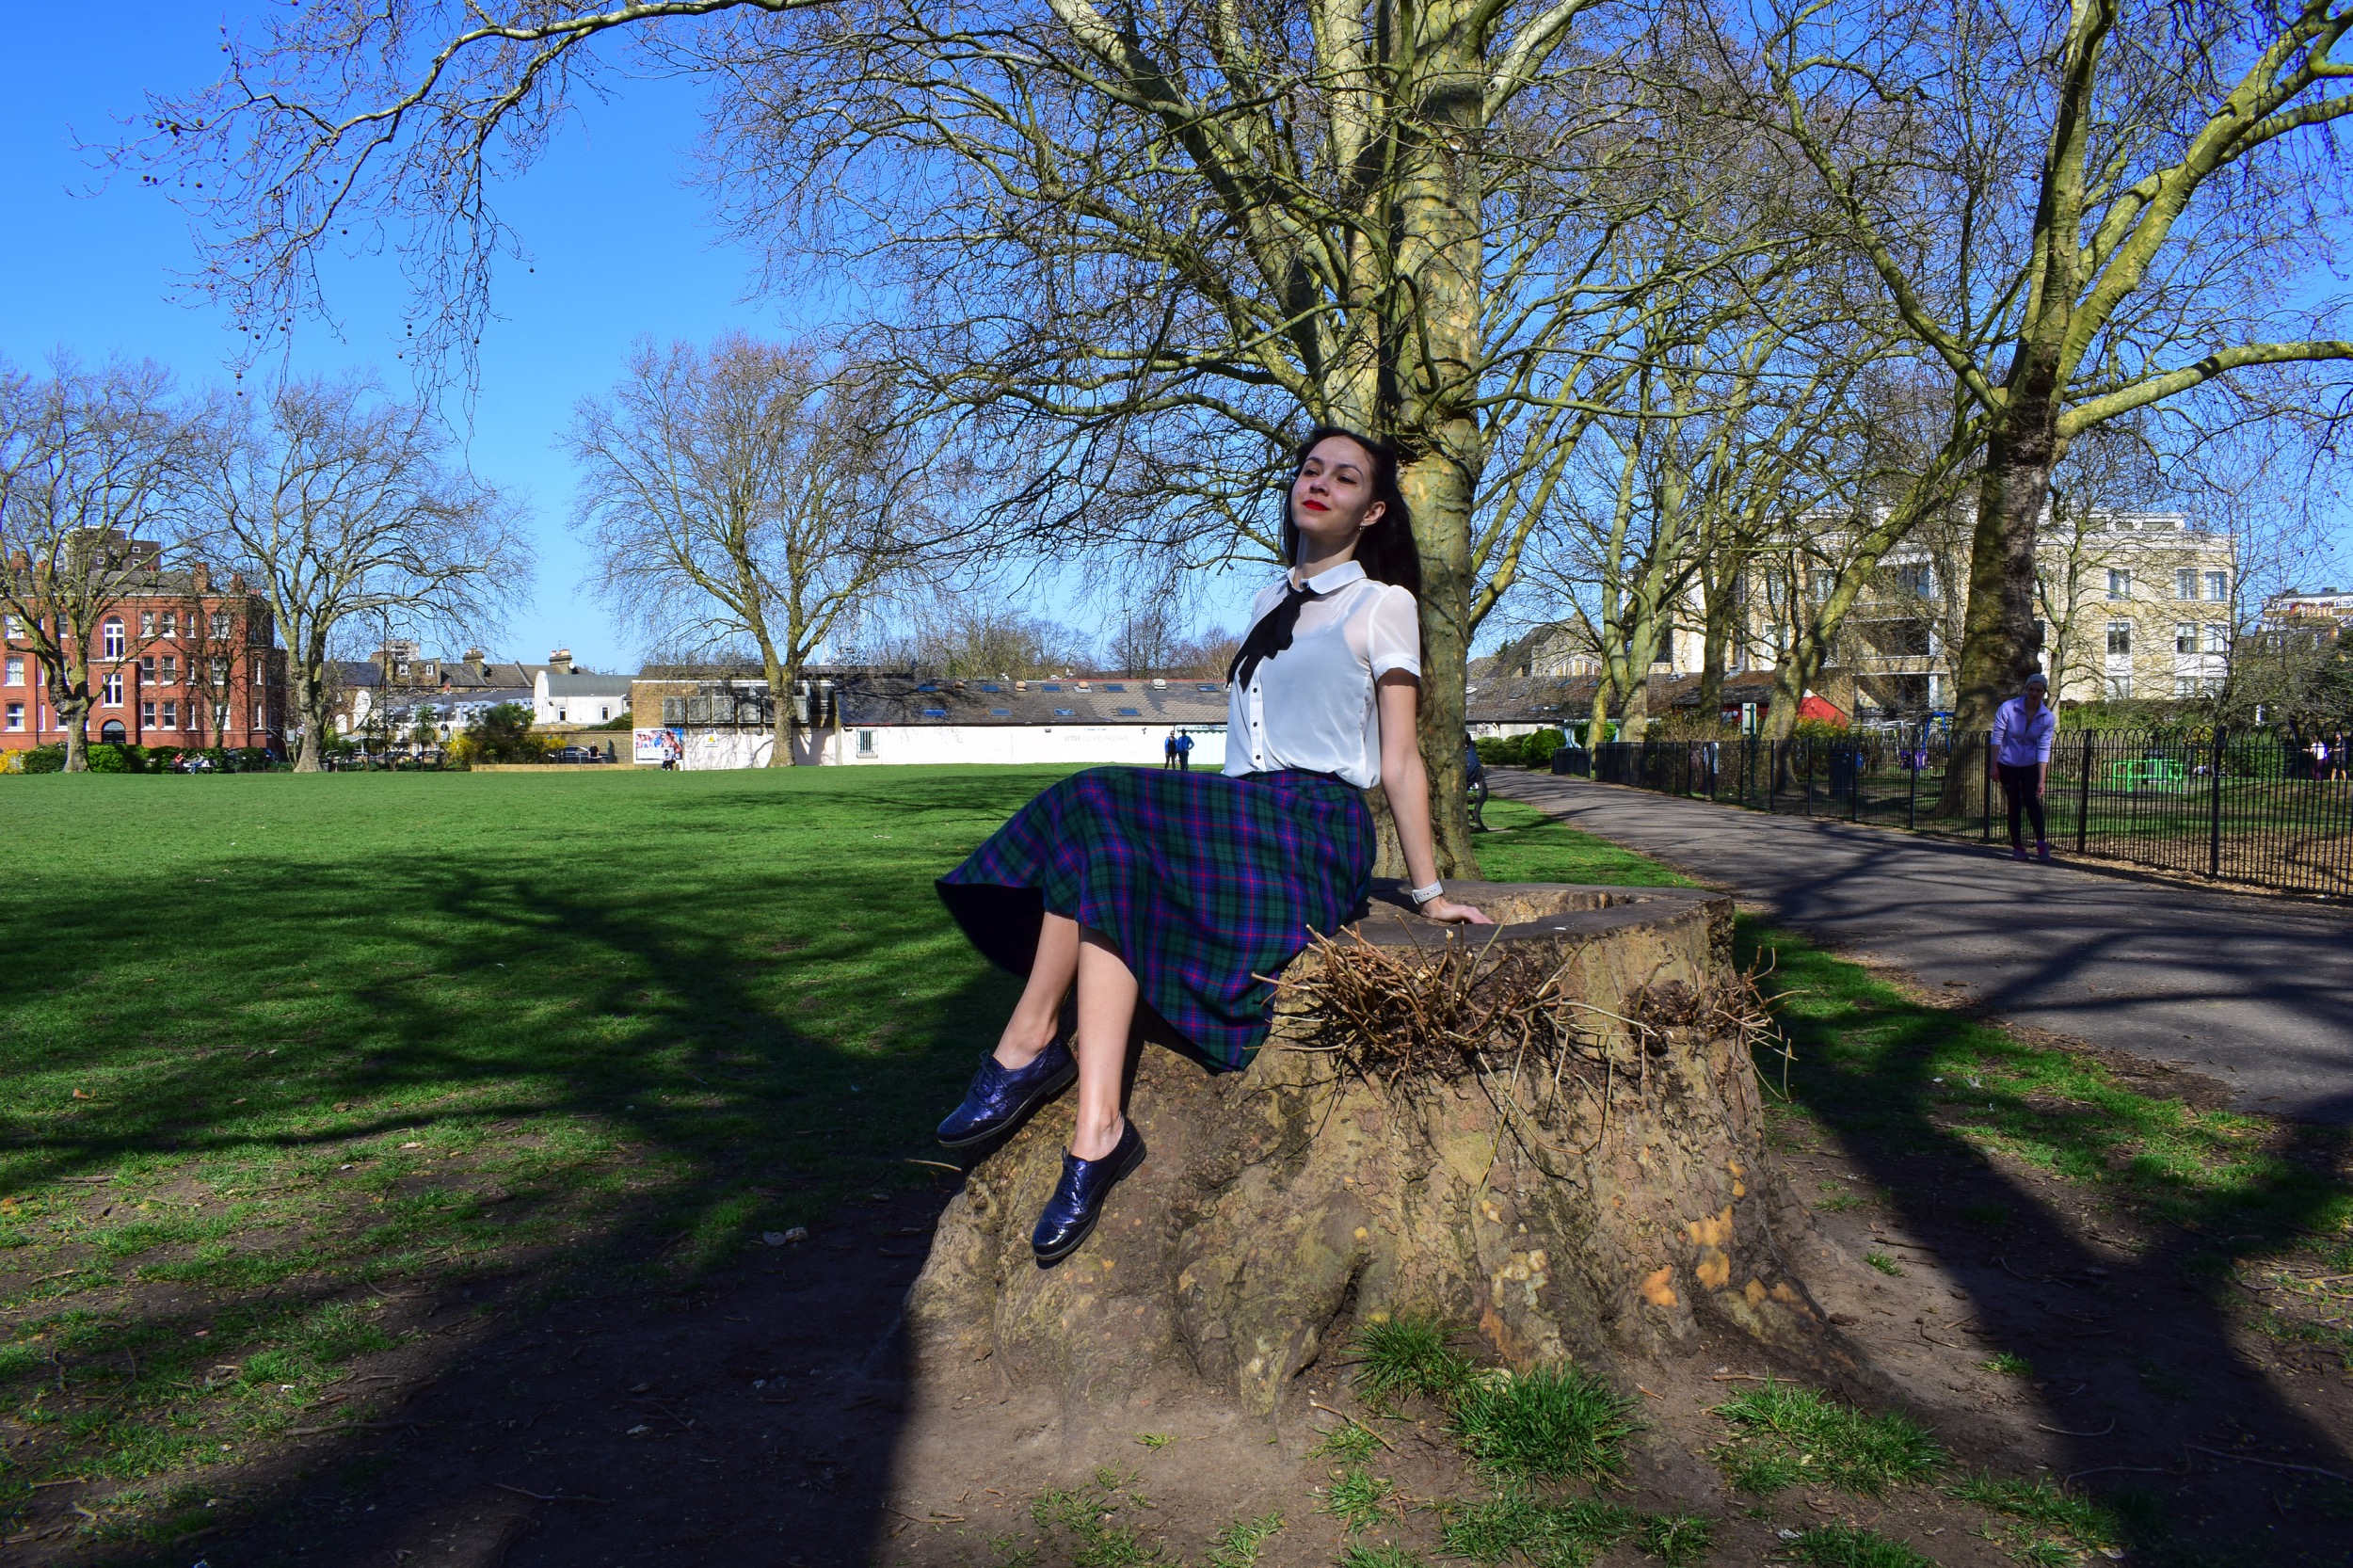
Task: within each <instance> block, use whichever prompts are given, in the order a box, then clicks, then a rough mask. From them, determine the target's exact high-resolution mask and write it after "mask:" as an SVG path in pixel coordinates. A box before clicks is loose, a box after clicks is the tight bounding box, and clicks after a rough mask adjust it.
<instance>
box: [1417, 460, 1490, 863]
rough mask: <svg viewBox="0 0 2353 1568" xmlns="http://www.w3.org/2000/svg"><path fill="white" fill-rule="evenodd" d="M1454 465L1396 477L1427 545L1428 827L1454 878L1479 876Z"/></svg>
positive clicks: (1461, 495)
mask: <svg viewBox="0 0 2353 1568" xmlns="http://www.w3.org/2000/svg"><path fill="white" fill-rule="evenodd" d="M1458 473H1459V470H1458V469H1456V467H1455V465H1454V464H1452V463H1451V462H1449V461H1448V460H1446V459H1444V458H1437V457H1425V458H1423V459H1421V460H1420V461H1418V462H1415V463H1412V464H1410V465H1406V466H1403V467H1402V468H1401V472H1400V473H1399V475H1398V483H1399V488H1401V490H1402V491H1403V492H1404V495H1405V504H1406V506H1407V507H1408V509H1410V510H1411V511H1412V513H1413V515H1414V533H1415V536H1416V542H1417V544H1418V545H1419V547H1420V550H1421V585H1422V598H1421V606H1420V608H1421V642H1422V675H1421V700H1420V704H1419V707H1418V710H1417V712H1418V714H1419V728H1420V731H1421V733H1420V735H1419V741H1420V745H1421V759H1422V765H1423V767H1425V768H1426V769H1428V770H1429V774H1430V828H1431V838H1432V840H1433V846H1432V847H1433V849H1434V850H1435V851H1436V854H1437V860H1438V874H1439V875H1440V876H1442V877H1445V878H1447V879H1448V880H1449V881H1451V880H1454V879H1455V878H1458V877H1465V876H1477V875H1478V874H1479V856H1478V853H1477V852H1476V851H1475V850H1474V849H1473V848H1472V847H1471V832H1470V809H1469V807H1468V805H1467V804H1466V803H1465V798H1464V792H1465V788H1466V784H1465V776H1464V767H1463V744H1464V737H1465V735H1466V734H1467V733H1468V730H1467V728H1465V722H1464V714H1465V712H1466V710H1467V708H1468V704H1469V700H1470V699H1469V696H1468V694H1467V692H1466V691H1465V685H1466V684H1467V679H1466V677H1465V673H1464V672H1465V668H1466V666H1467V665H1468V663H1469V658H1470V637H1469V631H1468V627H1467V625H1466V623H1467V621H1468V619H1469V616H1470V590H1471V572H1470V496H1469V493H1468V486H1467V485H1464V484H1460V483H1456V482H1452V481H1453V477H1454V476H1455V475H1456V474H1458Z"/></svg>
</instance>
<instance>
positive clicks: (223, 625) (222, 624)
mask: <svg viewBox="0 0 2353 1568" xmlns="http://www.w3.org/2000/svg"><path fill="white" fill-rule="evenodd" d="M2109 575H2110V576H2114V575H2115V573H2113V572H2111V573H2109ZM213 635H214V636H216V637H226V636H227V635H229V612H228V611H226V610H216V611H214V612H213Z"/></svg>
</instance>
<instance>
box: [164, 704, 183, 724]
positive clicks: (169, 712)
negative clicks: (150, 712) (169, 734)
mask: <svg viewBox="0 0 2353 1568" xmlns="http://www.w3.org/2000/svg"><path fill="white" fill-rule="evenodd" d="M164 728H166V729H177V728H180V705H179V704H178V703H176V702H167V703H165V704H164Z"/></svg>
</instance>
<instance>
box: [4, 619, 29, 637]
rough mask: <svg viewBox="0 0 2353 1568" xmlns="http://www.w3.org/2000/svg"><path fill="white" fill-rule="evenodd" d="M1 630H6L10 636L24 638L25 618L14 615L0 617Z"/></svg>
mask: <svg viewBox="0 0 2353 1568" xmlns="http://www.w3.org/2000/svg"><path fill="white" fill-rule="evenodd" d="M0 630H4V631H5V632H6V633H7V634H8V636H11V637H22V636H23V635H24V616H14V615H10V616H0Z"/></svg>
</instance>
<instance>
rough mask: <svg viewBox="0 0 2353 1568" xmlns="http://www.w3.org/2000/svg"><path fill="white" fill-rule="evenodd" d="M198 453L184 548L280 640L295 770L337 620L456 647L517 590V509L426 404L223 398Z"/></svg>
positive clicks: (322, 389) (307, 745) (314, 386)
mask: <svg viewBox="0 0 2353 1568" xmlns="http://www.w3.org/2000/svg"><path fill="white" fill-rule="evenodd" d="M200 452H201V460H200V464H199V481H200V491H201V494H202V496H203V499H204V505H205V514H206V515H205V518H204V521H203V525H202V527H201V528H200V531H199V532H198V534H197V535H196V538H197V541H198V542H199V545H200V548H201V549H202V550H204V551H205V552H206V553H207V554H209V555H211V556H212V557H214V558H216V559H217V560H220V561H223V562H225V563H227V564H228V565H229V566H230V567H231V568H232V569H233V570H235V571H237V572H239V573H241V574H243V575H244V576H245V577H246V578H247V579H248V581H249V583H250V584H251V587H252V591H253V593H254V594H255V595H256V596H257V597H258V598H259V599H260V600H262V601H263V602H264V603H265V604H267V605H268V606H269V609H270V611H271V614H272V616H274V617H275V619H276V621H277V626H278V632H279V634H280V636H282V637H283V638H284V639H285V643H286V648H287V681H288V684H289V686H290V688H291V690H290V692H289V694H288V695H289V696H290V697H291V699H292V705H293V708H294V716H295V718H296V721H297V722H298V723H299V725H300V727H301V740H300V744H299V748H298V750H297V752H296V760H295V771H296V772H297V773H315V772H317V771H318V770H319V767H320V758H321V755H322V748H323V747H324V745H325V744H326V739H327V736H328V734H329V733H330V731H331V729H332V727H333V715H334V682H333V679H332V675H331V671H330V667H329V666H330V661H331V657H332V649H333V648H334V646H335V645H336V643H337V641H338V637H339V633H340V632H341V631H342V630H343V629H344V626H345V625H346V623H355V622H365V623H367V624H370V625H375V626H378V627H387V628H393V629H398V630H402V631H414V632H438V633H440V634H441V635H443V636H449V637H462V636H464V635H466V634H467V633H468V632H471V631H472V630H475V629H478V628H479V626H480V625H481V624H482V623H484V622H486V621H494V620H495V619H496V618H497V617H498V616H500V614H501V613H502V612H503V611H504V609H505V608H506V607H507V606H509V605H510V604H511V603H512V602H513V601H514V600H515V598H516V596H517V595H519V594H520V592H522V591H523V589H524V587H525V586H526V585H527V584H528V582H529V579H530V571H531V548H530V542H529V540H528V539H527V538H526V537H525V536H524V535H523V534H522V532H521V526H520V524H521V516H520V510H519V508H518V507H517V506H516V504H514V503H513V502H512V501H511V500H509V499H508V498H507V497H506V496H505V495H504V493H502V492H501V491H500V490H499V489H497V488H495V487H493V486H491V485H489V484H488V483H486V482H484V481H483V480H480V479H477V478H475V477H474V476H473V475H472V474H471V473H469V472H466V471H465V469H464V468H463V467H462V465H460V464H458V463H456V461H454V460H453V455H452V452H451V448H450V442H449V440H448V438H447V436H446V435H445V434H444V433H443V432H442V431H441V429H440V426H439V425H438V424H436V423H435V422H434V420H433V419H432V417H431V416H430V415H429V414H428V413H427V412H426V411H425V410H424V408H421V407H416V406H410V405H404V404H401V403H398V402H395V401H392V400H389V399H387V398H385V397H384V396H383V395H382V394H381V392H379V390H378V389H377V388H376V385H375V384H374V383H373V382H371V381H369V380H366V379H364V378H360V377H346V378H344V379H341V380H332V381H329V380H301V381H289V382H286V383H285V384H283V385H281V386H280V387H279V388H278V389H277V390H276V391H275V392H272V393H271V394H270V395H269V396H268V397H267V398H264V399H247V398H223V399H220V400H218V401H217V402H216V406H215V408H214V409H213V413H212V418H211V421H210V424H209V428H208V430H207V432H206V436H205V438H204V440H203V441H202V442H201V443H200ZM221 708H222V704H221V703H220V702H219V701H218V700H217V699H216V700H215V702H214V703H213V709H214V712H216V714H217V713H218V712H220V711H221Z"/></svg>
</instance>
